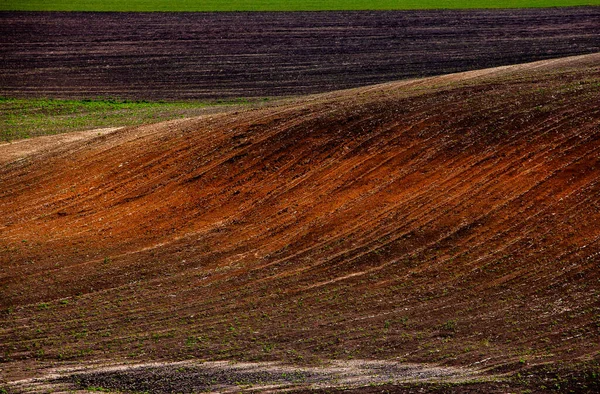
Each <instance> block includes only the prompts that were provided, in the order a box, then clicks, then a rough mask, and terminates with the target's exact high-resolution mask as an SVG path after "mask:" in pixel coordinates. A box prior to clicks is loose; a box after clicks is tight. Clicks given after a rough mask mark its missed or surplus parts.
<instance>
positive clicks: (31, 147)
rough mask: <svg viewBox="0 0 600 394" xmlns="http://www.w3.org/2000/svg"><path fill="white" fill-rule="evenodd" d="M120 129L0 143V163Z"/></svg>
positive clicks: (97, 130)
mask: <svg viewBox="0 0 600 394" xmlns="http://www.w3.org/2000/svg"><path fill="white" fill-rule="evenodd" d="M121 128H122V127H105V128H102V129H93V130H86V131H78V132H73V133H65V134H57V135H48V136H43V137H36V138H30V139H26V140H18V141H14V142H5V143H0V163H8V162H11V161H19V160H23V159H25V158H26V157H28V156H30V155H32V154H34V153H38V152H43V151H52V150H54V149H56V148H57V147H59V146H61V145H63V144H67V143H70V142H75V141H84V140H88V139H92V138H94V137H98V136H102V135H106V134H109V133H112V132H114V131H116V130H119V129H121Z"/></svg>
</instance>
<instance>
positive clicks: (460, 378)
mask: <svg viewBox="0 0 600 394" xmlns="http://www.w3.org/2000/svg"><path fill="white" fill-rule="evenodd" d="M148 371H152V372H151V373H150V374H149V373H148ZM174 371H175V372H177V374H179V375H180V377H181V378H182V381H186V380H187V381H188V384H189V382H190V379H191V381H193V376H194V372H196V373H201V374H209V375H210V374H214V375H215V376H216V377H218V376H223V374H225V376H228V377H229V379H231V380H232V381H235V380H236V379H237V378H239V380H240V381H243V380H246V379H248V376H253V374H254V375H256V376H260V374H272V376H277V375H281V376H282V377H283V378H281V379H278V378H274V379H272V380H263V379H257V381H256V382H252V383H251V385H247V386H248V387H244V386H240V385H239V384H233V383H226V382H222V381H219V379H215V380H214V383H213V385H212V386H210V387H207V391H210V392H220V393H229V392H240V391H245V390H244V389H248V390H251V391H256V390H269V391H285V390H286V389H290V388H299V387H303V388H327V387H360V386H365V385H369V384H373V383H375V384H377V383H414V382H465V381H468V380H472V379H474V378H478V379H482V378H484V379H485V376H484V375H481V371H477V370H475V369H470V368H451V367H439V366H434V365H426V364H406V363H400V362H394V361H373V360H349V361H348V360H331V361H329V362H327V363H326V364H325V365H323V366H316V367H315V366H313V367H294V366H290V365H284V364H280V363H276V362H262V363H231V362H227V361H211V362H202V361H181V362H170V363H158V362H155V363H143V364H104V365H102V364H99V363H96V364H87V365H77V366H74V367H62V368H51V369H48V370H46V371H45V375H44V376H42V377H37V378H29V379H22V380H17V381H12V382H8V383H7V387H8V388H9V389H10V390H14V391H16V392H22V393H50V392H52V393H67V392H68V393H74V392H87V391H80V390H81V388H78V387H76V386H75V385H73V384H71V383H68V382H65V380H64V379H61V378H65V377H69V376H72V377H73V379H71V380H75V379H77V376H89V375H90V374H96V373H102V374H108V375H110V374H111V373H114V374H117V373H118V374H119V375H115V377H116V376H122V375H123V374H124V373H125V374H127V375H129V376H135V377H138V378H139V379H140V380H142V381H144V380H147V379H150V380H149V381H152V380H151V379H152V377H155V376H161V377H162V378H163V379H164V378H165V377H168V376H170V375H171V374H173V372H174ZM190 371H193V372H192V373H190ZM186 373H187V374H188V375H189V376H187V377H186V376H185V375H186ZM149 376H151V377H150V378H149ZM263 376H264V375H263ZM286 376H295V378H294V379H290V380H288V379H287V378H286ZM298 377H301V378H300V379H298ZM488 378H489V377H488ZM57 379H60V381H57ZM177 380H179V379H177ZM183 384H184V385H185V383H183ZM99 386H100V385H99ZM96 387H98V386H96ZM100 387H101V386H100ZM189 388H190V387H181V388H180V389H182V390H183V392H185V391H186V389H189Z"/></svg>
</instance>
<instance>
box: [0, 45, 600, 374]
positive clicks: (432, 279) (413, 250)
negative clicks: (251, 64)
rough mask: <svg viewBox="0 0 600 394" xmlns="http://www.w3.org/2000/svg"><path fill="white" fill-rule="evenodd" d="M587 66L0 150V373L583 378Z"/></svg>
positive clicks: (390, 88) (592, 212)
mask: <svg viewBox="0 0 600 394" xmlns="http://www.w3.org/2000/svg"><path fill="white" fill-rule="evenodd" d="M599 65H600V55H598V54H593V55H585V56H579V57H572V58H564V59H557V60H547V61H542V62H537V63H529V64H525V65H518V66H508V67H502V68H496V69H487V70H480V71H473V72H466V73H461V74H451V75H447V76H442V77H433V78H427V79H419V80H410V81H402V82H396V83H387V84H383V85H375V86H370V87H365V88H358V89H353V90H345V91H339V92H334V93H328V94H322V95H315V96H309V97H307V98H305V99H295V100H293V101H287V102H284V103H283V104H277V105H271V106H269V107H266V108H257V109H251V110H240V111H237V112H234V111H229V112H226V113H223V114H213V115H206V116H203V117H199V118H193V119H187V120H178V121H171V122H165V123H160V124H155V125H148V126H142V127H135V128H133V127H132V128H122V129H119V130H116V131H111V132H104V133H102V134H101V135H95V134H93V133H90V134H89V136H88V137H87V138H81V139H77V140H73V141H66V142H65V141H64V140H61V141H63V142H60V143H57V144H55V145H48V143H47V141H46V142H45V143H44V144H42V145H40V148H39V149H38V150H37V151H35V146H36V140H35V139H32V140H28V141H23V142H20V144H23V147H24V148H23V149H24V152H26V153H23V155H22V156H20V157H16V156H15V154H14V145H13V148H12V149H13V150H12V151H11V153H10V155H8V154H5V153H4V152H5V151H8V149H9V148H8V147H9V146H10V145H9V144H5V145H0V250H1V251H2V252H1V253H0V310H1V311H2V312H1V314H0V357H2V362H3V364H2V365H3V367H4V369H5V372H7V374H9V375H10V376H15V377H18V376H25V375H27V373H24V372H23V370H24V369H23V366H24V365H27V366H29V367H30V368H31V371H32V372H30V373H29V374H30V375H34V374H35V368H36V367H35V366H36V365H42V364H44V363H46V364H47V363H61V362H64V363H69V362H76V363H81V362H87V361H93V360H104V359H111V360H136V361H147V360H181V359H190V358H194V357H197V358H201V359H212V360H231V359H235V360H247V361H264V360H283V361H286V362H294V363H313V362H319V360H326V359H347V358H349V357H352V358H359V359H394V360H400V361H407V362H427V363H442V364H445V365H456V366H471V367H477V368H491V369H493V370H496V371H510V370H514V369H518V368H519V367H520V366H522V365H523V364H527V365H535V364H540V363H545V362H552V361H560V360H584V359H589V358H592V359H594V358H596V359H597V357H598V352H599V350H600V344H599V342H598V338H599V334H600V331H599V330H600V308H599V305H600V302H599V301H600V282H599V281H600V270H599V269H598V264H599V261H600V257H599V256H600V242H599V241H600V228H599V227H598V226H597V223H598V220H599V219H600V212H599V205H600V199H599V196H600V107H599V106H598V103H599V102H600V67H599ZM32 150H34V151H33V152H32ZM18 371H20V372H18ZM11 374H12V375H11ZM7 376H8V375H7Z"/></svg>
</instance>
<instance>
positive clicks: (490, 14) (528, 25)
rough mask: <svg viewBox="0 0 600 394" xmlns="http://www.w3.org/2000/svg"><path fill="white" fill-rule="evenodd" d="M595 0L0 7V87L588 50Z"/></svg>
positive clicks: (509, 58) (106, 89) (279, 83)
mask: <svg viewBox="0 0 600 394" xmlns="http://www.w3.org/2000/svg"><path fill="white" fill-rule="evenodd" d="M599 20H600V7H579V8H556V9H532V10H491V11H490V10H478V11H407V12H402V11H395V12H312V13H297V12H283V13H282V12H276V13H268V12H267V13H264V12H261V13H141V14H140V13H74V12H69V13H43V12H36V13H22V12H20V13H16V12H4V13H0V59H2V60H1V61H0V95H5V96H51V97H64V98H73V97H83V98H89V97H94V96H113V97H114V96H119V97H122V98H135V99H186V98H196V99H207V98H223V97H249V96H282V95H283V96H289V95H299V94H305V93H317V92H325V91H332V90H336V89H342V88H350V87H357V86H365V85H369V84H374V83H381V82H388V81H395V80H399V79H404V78H415V77H423V76H430V75H441V74H447V73H453V72H458V71H466V70H474V69H481V68H485V67H494V66H500V65H507V64H517V63H524V62H528V61H534V60H541V59H548V58H556V57H561V56H570V55H579V54H585V53H592V52H598V51H600V28H598V21H599Z"/></svg>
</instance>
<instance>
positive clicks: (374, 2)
mask: <svg viewBox="0 0 600 394" xmlns="http://www.w3.org/2000/svg"><path fill="white" fill-rule="evenodd" d="M585 5H600V0H495V1H494V0H328V1H322V0H229V1H225V0H86V1H84V0H0V11H325V10H420V9H469V8H541V7H569V6H585Z"/></svg>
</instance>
